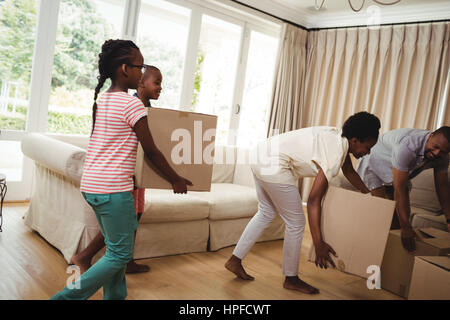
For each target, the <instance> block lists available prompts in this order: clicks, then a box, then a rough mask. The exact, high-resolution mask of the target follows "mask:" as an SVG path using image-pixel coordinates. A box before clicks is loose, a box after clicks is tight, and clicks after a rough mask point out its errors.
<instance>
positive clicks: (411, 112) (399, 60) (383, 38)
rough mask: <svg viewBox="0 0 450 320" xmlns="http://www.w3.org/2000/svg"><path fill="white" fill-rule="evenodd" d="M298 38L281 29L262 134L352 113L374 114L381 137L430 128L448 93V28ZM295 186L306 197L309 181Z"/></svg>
mask: <svg viewBox="0 0 450 320" xmlns="http://www.w3.org/2000/svg"><path fill="white" fill-rule="evenodd" d="M305 33H306V32H305V31H303V30H300V29H297V30H296V28H295V27H293V26H286V27H285V28H284V33H283V35H284V37H283V39H284V40H283V44H282V47H281V51H280V54H279V58H278V66H279V67H278V73H277V76H276V79H275V86H274V87H275V89H274V95H273V102H272V112H271V117H270V123H269V132H268V133H269V136H270V135H271V132H273V130H274V129H279V130H280V133H282V132H286V131H290V130H295V129H298V128H301V127H309V126H318V125H331V126H338V127H340V126H342V124H343V123H344V121H345V120H346V119H347V118H348V117H349V116H350V115H352V114H354V113H355V112H358V111H368V112H371V113H374V114H376V115H377V116H378V117H379V118H380V120H381V124H382V128H381V132H386V131H389V130H392V129H396V128H406V127H410V128H423V129H429V130H433V129H435V127H436V125H437V121H438V116H439V107H440V104H442V101H444V95H448V94H449V91H450V90H445V84H446V81H447V78H448V77H449V72H448V70H449V64H450V52H449V38H450V23H448V22H443V23H424V24H408V25H395V26H383V27H380V28H376V29H375V28H367V27H360V28H343V29H328V30H319V31H311V32H308V33H307V41H306V44H305V41H304V35H305ZM305 45H306V64H303V63H302V62H303V61H304V57H305V51H304V46H305ZM293 55H294V56H293ZM296 68H298V69H296ZM303 74H304V78H303V76H302V75H303ZM303 79H304V80H303ZM448 105H450V99H447V108H446V110H445V112H444V117H443V122H444V124H447V125H448V123H449V119H450V107H449V106H448ZM303 184H304V190H303V199H306V197H307V195H308V193H309V189H310V185H311V179H305V181H304V183H303Z"/></svg>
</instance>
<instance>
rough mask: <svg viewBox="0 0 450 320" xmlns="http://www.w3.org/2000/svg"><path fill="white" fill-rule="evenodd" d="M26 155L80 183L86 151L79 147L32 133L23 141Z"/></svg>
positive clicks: (23, 149) (23, 150)
mask: <svg viewBox="0 0 450 320" xmlns="http://www.w3.org/2000/svg"><path fill="white" fill-rule="evenodd" d="M22 152H23V154H24V155H26V156H27V157H29V158H30V159H32V160H34V161H35V162H37V163H39V164H40V165H42V166H44V167H46V168H48V169H50V170H52V171H55V172H57V173H59V174H62V175H64V176H66V177H67V178H69V179H70V180H72V181H74V182H76V183H80V182H81V175H82V172H83V164H84V157H85V155H86V151H85V150H84V149H81V148H79V147H77V146H74V145H71V144H69V143H65V142H62V141H59V140H56V139H53V138H49V137H47V136H45V135H43V134H40V133H30V134H28V135H26V136H25V138H23V139H22Z"/></svg>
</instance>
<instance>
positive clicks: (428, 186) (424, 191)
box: [410, 169, 442, 214]
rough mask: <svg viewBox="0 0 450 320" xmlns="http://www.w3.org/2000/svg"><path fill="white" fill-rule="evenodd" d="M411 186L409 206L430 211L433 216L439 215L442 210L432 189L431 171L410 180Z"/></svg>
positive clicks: (432, 172)
mask: <svg viewBox="0 0 450 320" xmlns="http://www.w3.org/2000/svg"><path fill="white" fill-rule="evenodd" d="M411 184H412V189H411V194H410V201H411V206H414V207H418V208H422V209H425V210H428V211H431V213H434V214H440V213H441V212H442V208H441V205H440V203H439V199H438V197H437V194H436V190H435V188H434V170H433V169H428V170H424V171H423V172H421V173H420V174H419V175H417V176H416V177H415V178H414V179H412V180H411Z"/></svg>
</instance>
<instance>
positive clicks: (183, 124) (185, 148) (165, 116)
mask: <svg viewBox="0 0 450 320" xmlns="http://www.w3.org/2000/svg"><path fill="white" fill-rule="evenodd" d="M147 120H148V127H149V128H150V132H151V134H152V137H153V140H154V141H155V144H156V146H157V147H158V149H159V150H160V151H161V152H162V154H163V155H164V156H165V158H166V160H167V162H168V163H169V164H170V166H171V167H172V168H173V169H174V170H175V171H176V172H177V173H178V174H179V175H180V176H182V177H184V178H186V179H188V180H190V181H191V182H192V183H193V186H188V190H191V191H210V190H211V177H212V169H213V160H214V143H215V137H216V126H217V116H214V115H208V114H201V113H195V112H186V111H178V110H170V109H162V108H149V109H148V117H147ZM135 177H136V186H137V187H138V188H153V189H172V185H171V184H170V183H169V182H168V181H167V180H166V179H165V177H164V175H163V174H162V173H161V172H160V171H159V170H158V169H157V168H156V167H155V166H154V165H153V163H152V162H151V161H150V160H149V159H148V158H147V157H146V156H145V153H144V150H143V149H142V146H141V144H139V147H138V152H137V159H136V170H135Z"/></svg>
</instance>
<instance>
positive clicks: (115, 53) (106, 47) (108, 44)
mask: <svg viewBox="0 0 450 320" xmlns="http://www.w3.org/2000/svg"><path fill="white" fill-rule="evenodd" d="M132 49H136V50H139V48H138V47H137V46H136V45H135V44H134V42H133V41H130V40H119V39H117V40H106V41H105V43H103V45H102V52H100V54H99V55H98V58H99V59H98V71H99V76H98V77H97V79H98V84H97V86H96V87H95V94H94V105H93V106H92V131H91V135H92V133H93V132H94V127H95V117H96V114H97V96H98V94H99V92H100V90H101V88H102V87H103V85H104V84H105V81H106V80H107V79H109V78H111V80H113V77H114V72H115V70H116V69H117V67H119V66H121V65H122V64H127V63H130V62H131V59H132V58H133V52H132Z"/></svg>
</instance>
